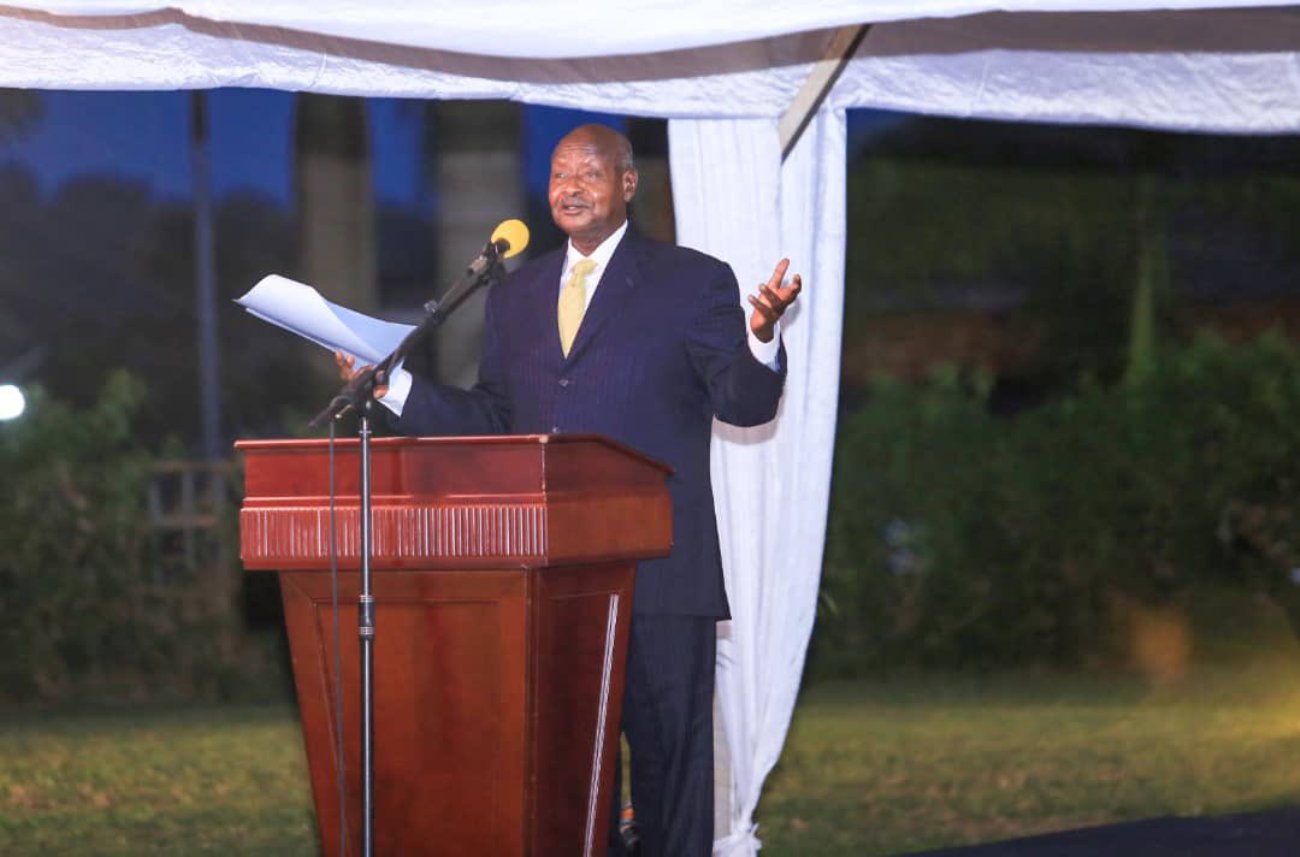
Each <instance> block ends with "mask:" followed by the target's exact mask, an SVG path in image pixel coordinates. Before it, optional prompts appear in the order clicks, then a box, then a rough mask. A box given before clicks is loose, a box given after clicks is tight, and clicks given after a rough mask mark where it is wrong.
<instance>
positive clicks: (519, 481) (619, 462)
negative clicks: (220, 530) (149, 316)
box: [235, 434, 672, 506]
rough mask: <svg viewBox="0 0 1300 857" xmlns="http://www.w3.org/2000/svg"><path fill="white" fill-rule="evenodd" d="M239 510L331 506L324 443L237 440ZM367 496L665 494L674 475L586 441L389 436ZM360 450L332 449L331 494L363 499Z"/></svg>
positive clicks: (378, 449)
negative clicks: (241, 482)
mask: <svg viewBox="0 0 1300 857" xmlns="http://www.w3.org/2000/svg"><path fill="white" fill-rule="evenodd" d="M235 448H236V449H237V450H239V452H241V453H242V454H243V456H244V460H245V505H246V506H248V505H259V504H260V503H261V502H262V501H270V502H282V501H285V500H288V499H297V500H299V501H313V500H323V499H327V498H328V497H329V494H330V486H329V457H330V441H329V439H328V438H308V439H299V438H293V439H274V440H241V441H237V442H236V443H235ZM370 451H371V494H372V497H373V498H374V499H375V501H376V502H380V503H382V502H385V500H397V499H410V498H414V497H429V498H444V499H445V498H471V497H472V498H487V497H497V496H518V495H538V494H540V495H553V494H557V493H569V492H572V491H578V490H581V491H583V492H591V491H601V490H602V489H604V490H625V489H632V490H636V489H637V488H662V487H663V484H664V479H665V477H667V476H668V475H670V474H671V473H672V468H670V467H668V466H667V465H666V464H663V463H661V462H659V461H656V460H655V459H653V458H651V457H649V456H647V455H645V454H643V453H640V452H637V451H636V450H634V449H632V448H630V447H627V446H624V445H623V444H620V443H618V442H616V441H613V440H610V439H609V438H606V437H602V436H600V435H592V434H560V435H492V436H482V437H386V438H376V439H374V440H372V441H371V442H370ZM359 452H360V441H359V440H357V439H356V438H341V439H338V440H336V441H335V446H334V471H335V486H334V494H335V496H336V497H337V498H338V499H340V500H345V499H346V498H347V497H349V496H353V497H355V496H356V495H357V493H358V490H359V461H358V459H359Z"/></svg>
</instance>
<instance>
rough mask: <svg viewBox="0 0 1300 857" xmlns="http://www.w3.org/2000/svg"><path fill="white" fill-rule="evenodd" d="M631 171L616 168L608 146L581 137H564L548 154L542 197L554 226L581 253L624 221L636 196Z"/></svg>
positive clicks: (633, 172) (608, 234)
mask: <svg viewBox="0 0 1300 857" xmlns="http://www.w3.org/2000/svg"><path fill="white" fill-rule="evenodd" d="M636 179H637V174H636V171H635V170H620V169H619V168H618V163H617V160H616V155H615V154H614V153H613V152H611V151H609V149H608V147H603V146H601V145H599V144H598V143H597V142H596V141H593V140H590V139H587V138H584V137H581V136H579V137H576V138H565V139H564V140H561V141H560V145H558V146H557V147H556V148H555V154H553V155H552V156H551V184H550V190H549V192H548V194H547V196H548V198H549V199H550V203H551V217H552V218H554V220H555V225H556V226H558V227H560V229H561V230H563V232H564V233H565V234H566V235H568V236H569V237H570V238H571V239H573V243H574V245H575V246H577V247H578V249H579V250H582V251H583V252H590V251H591V250H594V249H595V248H596V246H597V245H599V244H600V242H602V241H604V240H605V239H606V238H608V237H609V236H610V235H612V234H613V233H614V230H616V229H618V228H619V226H621V225H623V221H624V220H626V219H627V204H628V202H629V201H630V200H631V199H632V195H633V194H634V193H636Z"/></svg>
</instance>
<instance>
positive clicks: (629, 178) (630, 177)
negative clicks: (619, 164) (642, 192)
mask: <svg viewBox="0 0 1300 857" xmlns="http://www.w3.org/2000/svg"><path fill="white" fill-rule="evenodd" d="M639 180H640V176H639V175H638V174H637V171H636V170H635V169H630V170H624V171H623V201H624V202H631V201H632V197H634V196H636V183H637V181H639Z"/></svg>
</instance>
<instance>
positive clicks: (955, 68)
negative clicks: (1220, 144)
mask: <svg viewBox="0 0 1300 857" xmlns="http://www.w3.org/2000/svg"><path fill="white" fill-rule="evenodd" d="M566 2H567V0H566ZM38 5H39V6H42V7H43V9H41V10H39V11H38V10H35V7H36V6H38ZM92 5H93V4H88V3H85V2H82V3H57V2H53V3H50V2H47V3H44V4H29V6H30V7H33V8H27V9H20V8H14V7H0V85H4V86H20V87H32V88H50V89H186V88H208V87H221V86H243V87H265V88H272V89H286V90H309V91H315V92H331V93H338V94H350V95H374V96H395V97H412V98H505V99H512V100H515V101H526V102H530V103H538V104H549V105H553V106H559V107H575V108H583V109H587V110H601V111H607V112H613V113H624V114H633V115H642V116H660V117H669V118H719V117H734V118H760V117H761V118H770V117H776V116H779V115H780V114H781V113H782V112H783V111H784V110H785V109H786V107H787V106H788V105H789V104H790V102H791V100H792V99H793V98H794V96H795V93H796V92H797V91H798V89H799V87H800V85H801V84H802V83H803V82H804V80H805V79H806V77H807V75H808V73H809V70H810V69H811V67H812V63H813V62H815V61H816V60H818V59H820V58H821V57H822V56H823V55H824V53H825V50H826V46H827V44H828V42H829V40H830V38H831V37H832V35H833V34H834V32H835V31H834V30H831V29H822V30H813V31H796V32H793V33H791V34H789V35H782V36H775V37H771V38H763V39H758V40H751V41H744V42H739V43H728V44H719V45H714V46H711V47H703V48H698V49H687V48H685V47H683V48H681V49H678V50H672V51H665V52H660V53H642V54H634V55H629V56H617V57H598V58H589V59H552V60H546V59H518V58H508V57H497V56H484V55H473V54H468V53H457V52H447V51H441V50H430V49H426V48H421V47H410V46H405V45H400V44H391V43H382V42H378V41H366V40H360V39H356V38H340V37H334V36H328V35H320V34H319V33H317V32H310V31H308V30H307V29H291V28H284V27H277V26H268V25H263V24H245V23H230V22H225V23H223V22H218V21H215V20H213V19H214V18H217V17H223V16H231V17H233V16H234V15H235V13H236V12H238V11H240V10H244V9H246V10H249V16H250V17H251V15H252V12H253V11H256V10H259V9H262V10H264V12H265V14H263V15H262V17H263V18H264V19H266V20H285V19H286V16H287V15H288V14H289V11H290V10H291V9H294V8H298V9H310V10H311V11H312V13H314V14H318V15H320V18H319V19H317V20H318V21H325V20H336V19H335V18H331V17H330V16H331V14H332V13H333V11H334V9H335V7H338V8H340V9H341V8H342V6H344V5H346V6H348V7H349V8H354V7H355V8H362V9H370V8H371V6H369V5H366V4H355V3H350V4H339V3H334V4H316V3H300V2H289V1H288V0H278V2H263V3H260V4H252V3H245V2H211V3H202V4H191V5H190V6H186V7H184V8H186V9H190V8H193V10H194V11H193V12H192V13H187V12H184V11H180V10H176V9H161V10H157V11H139V12H137V13H135V14H130V15H80V16H78V15H72V16H67V15H60V14H53V13H52V12H53V11H64V10H73V11H76V10H82V11H84V10H86V9H88V8H91V7H92ZM483 5H484V4H478V5H477V6H475V7H474V8H475V9H476V10H477V14H476V19H475V20H476V21H477V22H478V23H477V25H478V26H479V27H480V28H481V27H482V21H484V20H491V19H492V18H493V17H506V18H508V16H507V15H506V12H507V11H508V10H515V11H517V12H518V14H519V15H525V14H526V12H527V10H530V9H533V5H530V4H520V5H518V6H515V5H513V4H509V3H491V2H488V4H487V5H488V6H489V7H492V8H494V9H496V10H497V11H496V12H495V14H485V13H484V12H483V8H482V7H483ZM543 5H545V8H546V9H547V10H548V13H549V14H548V16H549V17H554V18H555V19H557V20H558V19H560V18H561V17H562V16H556V15H554V6H553V5H551V4H536V6H537V7H538V8H541V7H542V6H543ZM791 5H797V4H791ZM810 5H818V4H810ZM896 5H897V4H890V3H879V2H877V3H867V2H862V3H847V2H842V3H838V4H836V3H832V4H830V6H831V7H832V8H833V9H841V10H843V9H848V8H850V7H852V8H854V9H857V10H858V13H859V14H860V15H865V14H868V13H872V12H873V11H874V12H876V13H877V14H883V11H885V10H888V9H892V8H894V6H896ZM978 5H979V4H958V3H955V2H948V3H922V2H918V3H915V4H909V7H914V8H915V9H917V10H918V12H919V11H925V12H930V13H933V14H939V13H941V12H951V11H953V10H956V9H957V8H958V7H976V6H978ZM1021 5H1034V6H1036V7H1038V8H1052V7H1055V6H1062V7H1065V6H1068V5H1070V4H1064V3H1061V4H1052V3H1038V4H1021ZM1075 5H1079V4H1075ZM1111 5H1115V6H1126V5H1137V4H1123V3H1113V4H1111ZM769 6H773V4H770V3H759V2H758V0H745V2H741V3H739V4H735V6H728V9H729V10H731V11H729V13H728V15H729V16H730V17H735V18H744V17H746V16H745V15H742V14H739V13H737V12H735V11H734V8H741V9H749V8H750V7H753V8H755V9H757V8H758V7H763V8H767V7H769ZM94 8H96V9H100V10H105V9H116V10H118V11H121V10H123V9H127V10H131V9H137V8H138V9H140V10H147V8H148V7H147V5H145V4H140V5H139V6H133V5H131V4H125V3H121V2H118V3H114V4H101V5H94ZM382 8H383V9H384V10H385V11H389V10H398V11H399V12H400V11H401V10H407V11H408V12H409V14H407V15H405V16H401V15H397V16H396V17H395V18H394V20H396V19H398V18H400V19H401V20H412V19H413V18H414V17H418V16H417V10H416V9H415V7H414V6H413V5H412V4H408V3H401V4H387V5H385V6H383V7H382ZM457 8H460V7H457ZM617 8H619V9H622V10H624V12H625V14H626V15H628V16H634V15H635V14H638V13H639V14H640V15H641V16H642V17H645V18H647V19H656V20H657V19H659V18H667V19H675V20H678V21H680V20H682V19H683V16H686V15H689V14H691V13H689V12H688V11H686V8H687V7H686V4H684V3H680V2H677V0H660V2H651V0H639V2H628V3H623V4H619V5H618V6H617ZM650 9H654V10H655V14H650V12H649V11H648V10H650ZM200 12H202V13H203V15H205V16H207V17H203V16H200V14H199V13H200ZM303 14H304V15H305V14H306V13H303ZM354 14H359V13H355V12H354ZM372 14H374V13H372ZM419 14H423V15H424V16H425V17H426V18H428V19H432V18H433V17H434V16H435V13H434V12H428V11H423V6H421V8H420V12H419ZM437 14H444V13H441V12H439V13H437ZM445 14H448V15H449V16H450V13H445ZM527 14H528V15H529V16H531V18H537V17H538V13H537V12H536V11H535V10H534V11H532V12H527ZM601 14H603V12H602V13H601ZM770 14H773V13H770ZM340 15H342V12H340ZM715 15H716V13H715ZM809 15H810V13H807V12H806V11H805V10H800V9H794V10H791V11H790V13H789V15H788V16H787V26H788V27H790V28H794V29H797V28H798V27H801V26H803V25H804V24H806V23H808V22H809V21H811V20H813V19H812V18H811V17H809ZM376 17H377V15H376ZM450 17H453V19H454V16H450ZM510 20H512V21H514V24H513V25H512V27H511V28H510V29H514V28H516V27H519V26H522V25H523V24H524V23H528V22H523V21H521V20H520V19H518V18H510ZM627 20H636V19H635V18H634V17H629V18H628V19H627ZM691 20H694V18H693V17H692V18H691ZM531 23H538V22H536V21H532V22H531ZM304 26H305V25H304ZM466 26H468V25H466ZM434 29H436V28H434ZM452 29H453V30H454V27H453V28H452ZM570 29H575V30H582V31H584V32H590V28H589V27H588V26H586V25H585V24H584V26H581V27H571V28H570ZM623 29H625V30H632V31H639V30H640V29H642V28H641V26H640V25H639V24H638V25H637V26H625V27H624V28H623ZM480 32H481V30H480ZM728 32H729V33H730V34H731V35H735V34H736V33H737V32H739V31H728ZM719 34H721V31H719ZM479 38H480V39H481V36H480V37H479ZM693 38H695V39H698V35H697V36H695V37H693ZM687 41H689V40H687ZM601 44H605V40H604V39H603V38H602V39H601ZM1297 46H1300V14H1297V13H1296V12H1295V11H1293V10H1290V9H1278V8H1257V9H1237V10H1220V11H1196V12H1177V11H1163V12H1162V11H1155V12H1117V13H1111V14H1091V13H1089V14H1072V13H1050V14H1049V13H1009V12H994V13H989V14H983V15H974V16H968V17H961V18H926V19H918V20H911V21H898V22H894V23H886V24H878V25H876V26H875V27H873V29H872V31H871V33H870V35H869V36H868V38H867V39H866V40H865V42H864V43H863V45H862V46H861V48H860V50H859V52H858V55H857V57H856V58H855V59H854V61H853V62H852V63H850V65H849V66H848V68H847V69H846V70H845V72H844V74H843V76H842V77H841V79H840V81H839V83H838V84H837V86H836V88H835V90H834V92H833V93H832V94H831V96H830V98H829V99H828V102H827V105H826V106H827V107H829V108H832V109H843V108H848V107H881V108H888V109H894V110H904V111H913V112H918V113H931V114H940V115H950V116H965V117H982V118H998V119H1015V120H1030V121H1053V122H1084V123H1111V124H1126V125H1139V126H1150V127H1165V128H1178V129H1188V130H1213V131H1225V132H1240V133H1281V132H1288V131H1295V130H1300V53H1297Z"/></svg>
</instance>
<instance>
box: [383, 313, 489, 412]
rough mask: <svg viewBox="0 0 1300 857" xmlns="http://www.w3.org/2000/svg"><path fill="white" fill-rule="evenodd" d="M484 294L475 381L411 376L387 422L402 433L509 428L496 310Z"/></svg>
mask: <svg viewBox="0 0 1300 857" xmlns="http://www.w3.org/2000/svg"><path fill="white" fill-rule="evenodd" d="M495 295H496V292H495V291H493V292H489V293H488V301H487V310H486V315H485V318H484V325H483V356H482V360H481V361H480V363H479V380H478V383H477V384H475V385H474V387H473V388H471V389H469V390H462V389H460V388H459V387H452V386H450V385H447V384H438V383H435V382H433V381H430V380H428V379H426V378H421V377H420V376H418V375H412V376H411V392H410V394H409V395H408V396H407V398H406V406H405V407H404V408H403V409H402V415H401V416H400V417H398V418H397V419H395V420H391V421H390V423H391V425H392V426H393V428H394V429H396V430H397V431H399V432H401V433H402V434H405V435H435V436H436V435H443V436H446V435H485V434H506V433H508V432H509V430H510V399H509V396H508V395H507V391H506V389H505V380H504V378H505V376H504V374H503V373H502V359H503V358H502V353H501V351H502V345H503V338H502V336H501V335H500V332H499V327H498V316H499V314H500V310H499V309H498V308H497V307H496V305H495V304H496V301H495V300H494V299H493V298H494V296H495Z"/></svg>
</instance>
